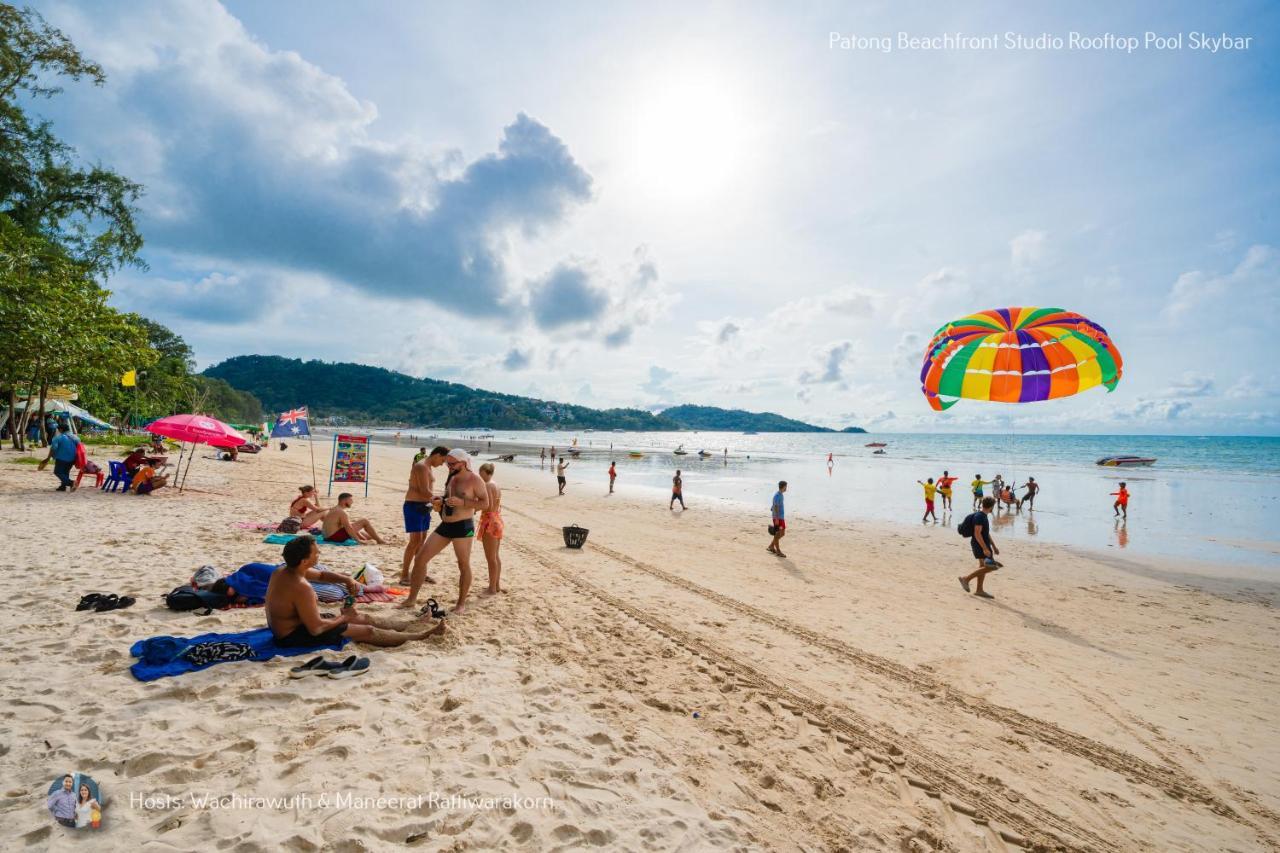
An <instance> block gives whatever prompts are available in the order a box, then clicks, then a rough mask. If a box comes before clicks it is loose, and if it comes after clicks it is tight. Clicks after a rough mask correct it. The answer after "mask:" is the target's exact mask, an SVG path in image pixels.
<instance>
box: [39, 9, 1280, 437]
mask: <svg viewBox="0 0 1280 853" xmlns="http://www.w3.org/2000/svg"><path fill="white" fill-rule="evenodd" d="M958 5H959V4H933V5H924V4H916V5H912V6H911V7H910V8H906V7H904V6H903V4H892V3H866V4H851V3H850V4H803V6H797V5H796V4H784V3H710V4H698V5H694V4H675V3H657V4H651V3H650V4H643V5H640V4H631V5H623V4H609V5H606V4H595V5H594V6H591V5H587V4H581V3H562V4H556V3H543V4H536V5H533V4H526V5H523V6H512V5H510V4H496V3H475V4H453V5H450V6H445V5H443V4H440V5H438V6H437V5H428V4H422V3H407V2H379V3H347V2H341V3H340V2H314V0H312V2H305V3H304V2H274V3H251V2H228V3H226V4H225V5H218V4H216V3H197V2H139V3H130V4H127V5H124V4H110V5H103V4H95V3H67V2H47V3H39V4H37V8H39V9H40V11H41V12H42V13H43V14H45V16H46V17H47V18H48V19H49V20H50V21H51V22H53V23H54V24H55V25H57V26H59V27H61V28H63V29H64V30H65V31H66V32H67V33H68V34H69V35H71V37H72V38H73V39H74V40H75V41H76V43H77V44H78V45H80V46H81V48H82V49H83V50H84V52H85V53H86V54H87V55H89V56H90V57H92V58H94V59H96V60H98V61H99V62H101V63H102V64H103V65H104V66H105V68H106V70H107V73H108V83H107V85H106V86H105V87H103V88H101V89H90V88H88V87H79V86H73V87H70V88H69V89H68V91H67V93H66V94H65V95H64V96H62V97H61V98H59V99H58V100H56V101H54V102H51V103H45V102H42V103H40V104H39V109H40V110H41V111H42V112H43V113H45V114H46V115H47V116H48V117H50V118H51V119H53V120H54V121H55V123H56V126H57V127H58V129H59V131H60V132H61V133H63V135H64V136H65V137H66V138H68V139H69V140H70V141H71V142H73V143H74V144H75V145H76V146H77V147H78V148H79V149H80V151H81V152H82V153H83V154H84V155H85V156H87V157H89V158H91V159H99V160H101V161H103V162H104V163H108V164H110V165H112V166H113V167H115V168H117V169H119V170H120V171H122V172H124V173H126V174H128V175H129V176H130V177H133V178H134V179H136V180H139V181H141V182H143V183H144V184H146V186H147V188H148V193H147V197H146V199H145V200H144V202H143V208H144V211H143V218H142V222H143V228H144V236H145V237H146V239H147V247H146V249H145V256H146V259H147V261H148V262H149V264H150V270H149V271H148V272H146V273H140V272H136V271H126V272H124V273H121V274H119V275H117V276H116V277H115V278H114V279H113V280H112V282H111V283H110V284H111V287H112V288H113V290H114V291H115V296H114V297H113V299H114V301H115V302H116V304H118V305H120V306H122V307H125V308H128V309H131V310H138V311H140V312H142V313H144V314H147V315H149V316H152V317H154V318H155V319H157V320H159V321H161V322H164V323H166V324H167V325H169V326H171V327H172V328H173V329H175V330H176V331H178V332H179V333H180V334H182V335H183V336H184V337H186V338H187V340H188V341H190V342H191V343H192V345H193V346H194V347H195V350H196V354H197V357H198V359H199V362H200V364H201V365H202V366H204V365H208V364H211V363H213V362H216V361H219V360H221V359H223V358H226V357H228V356H231V355H236V354H242V353H276V354H281V355H288V356H297V357H303V358H323V359H328V360H350V361H360V362H366V363H372V364H378V365H382V366H385V367H389V368H393V369H397V370H403V371H405V372H407V373H411V374H414V375H419V376H432V377H439V378H448V379H452V380H455V381H461V382H465V383H468V384H472V385H476V386H480V387H486V388H493V389H497V390H502V391H508V392H512V393H520V394H531V395H534V396H540V397H548V398H555V399H561V400H569V401H573V402H579V403H583V404H585V405H594V406H615V405H637V406H644V407H648V408H655V407H658V406H662V405H666V404H673V403H703V404H714V405H721V406H732V407H741V408H747V409H753V410H771V411H777V412H781V413H783V414H786V415H789V416H792V417H797V418H801V419H805V420H808V421H811V422H816V423H821V424H826V425H832V426H844V425H847V424H861V425H863V426H867V427H869V428H873V429H878V430H885V431H893V430H927V429H946V430H988V429H990V430H1004V429H1008V428H1016V429H1019V430H1028V431H1032V430H1042V431H1051V432H1063V431H1077V430H1083V431H1102V432H1178V433H1218V432H1223V433H1237V432H1240V433H1260V434H1277V433H1280V405H1278V404H1280V380H1277V378H1276V370H1275V368H1274V363H1275V361H1276V357H1277V355H1280V346H1278V345H1277V343H1276V332H1275V330H1276V328H1277V326H1278V325H1280V323H1278V321H1280V223H1278V222H1277V218H1276V211H1277V210H1280V180H1278V179H1280V146H1277V145H1276V143H1275V140H1276V139H1280V106H1278V104H1280V99H1278V98H1277V96H1278V95H1280V68H1278V67H1277V64H1276V63H1275V61H1274V57H1275V56H1276V46H1277V45H1276V43H1277V36H1280V12H1277V10H1276V7H1274V6H1269V5H1268V4H1265V3H1235V4H1230V5H1229V6H1218V5H1215V6H1207V5H1203V6H1202V5H1195V4H1182V5H1170V4H1154V3H1152V4H1135V5H1129V6H1127V7H1126V8H1114V7H1113V6H1112V5H1107V4H1101V3H1089V4H1077V5H1074V6H1072V7H1070V8H1068V7H1058V8H1054V9H1050V8H1049V7H1047V6H1045V7H1036V8H1033V7H1031V6H1030V5H1029V4H1016V3H1004V4H976V5H975V4H965V8H964V9H960V8H958ZM1072 31H1076V32H1079V33H1082V34H1085V35H1090V36H1093V35H1099V36H1100V35H1104V34H1107V33H1112V34H1115V35H1119V36H1129V35H1134V36H1137V37H1138V38H1139V39H1143V38H1144V34H1145V33H1146V32H1148V31H1151V32H1154V33H1157V34H1159V35H1161V36H1169V35H1176V34H1179V33H1181V34H1182V36H1183V46H1182V48H1181V49H1176V48H1175V49H1164V50H1160V49H1148V48H1145V47H1144V48H1140V49H1139V50H1137V51H1134V52H1133V53H1125V52H1122V51H1115V50H1109V51H1108V50H1090V51H1086V50H1072V49H1060V50H1054V49H1009V48H1004V47H1002V48H1001V49H998V50H964V49H942V50H919V49H915V50H913V49H899V47H898V44H897V39H898V35H897V34H898V33H899V32H903V33H907V34H909V35H911V36H917V37H918V36H937V35H941V34H943V33H957V32H961V33H965V34H972V35H991V34H996V35H997V39H998V41H1000V42H1001V44H1003V40H1004V37H1005V33H1012V34H1021V35H1023V36H1026V37H1027V38H1029V39H1030V38H1034V37H1036V36H1039V35H1041V34H1047V35H1048V36H1051V37H1052V36H1057V37H1060V38H1062V39H1064V40H1068V39H1069V34H1070V33H1071V32H1072ZM1195 32H1202V33H1207V34H1210V35H1213V36H1220V35H1222V34H1223V33H1226V34H1230V35H1233V36H1238V37H1247V38H1249V39H1251V42H1250V44H1249V47H1248V48H1247V49H1244V50H1219V51H1218V52H1217V53H1211V52H1209V51H1208V50H1205V49H1194V48H1193V47H1192V46H1191V40H1192V36H1191V34H1192V33H1195ZM832 33H837V34H839V35H841V36H846V37H847V36H851V35H857V36H861V37H864V38H866V37H870V38H876V39H879V38H888V39H889V40H890V41H891V42H892V43H893V47H892V49H890V50H888V51H883V50H879V49H874V48H869V47H864V48H861V49H853V50H847V49H841V48H839V47H838V46H837V47H835V48H833V47H832V46H831V43H832ZM1007 305H1053V306H1057V307H1062V308H1067V309H1070V310H1075V311H1079V312H1080V313H1083V314H1085V315H1087V316H1089V317H1091V318H1092V319H1094V320H1096V321H1097V322H1099V323H1101V324H1102V325H1103V326H1105V327H1106V328H1107V330H1108V331H1109V332H1110V334H1111V336H1112V338H1113V340H1114V341H1115V342H1116V343H1117V345H1118V346H1119V348H1120V350H1121V352H1122V353H1123V355H1124V358H1125V376H1124V378H1123V379H1122V381H1121V382H1120V385H1119V387H1118V388H1117V390H1116V391H1115V392H1114V393H1112V394H1106V393H1105V392H1103V391H1101V390H1095V391H1092V392H1088V393H1085V394H1082V395H1080V396H1079V397H1077V398H1072V399H1068V400H1058V401H1050V402H1046V403H1039V404H1034V405H1025V406H1001V405H996V404H983V403H976V402H970V401H962V402H961V403H960V404H958V405H957V406H955V407H954V408H952V409H950V410H949V411H948V412H946V413H943V414H938V413H934V412H933V411H932V410H930V409H929V408H928V407H927V405H926V404H925V402H924V399H923V397H922V396H921V394H920V390H919V382H918V379H917V375H918V371H919V364H920V360H921V357H922V350H923V347H924V345H925V343H926V342H927V340H928V338H929V336H930V335H931V334H932V332H933V331H934V330H935V329H936V328H937V327H939V326H941V325H943V324H944V323H946V322H947V321H948V320H950V319H953V318H954V317H957V316H962V315H964V314H967V313H969V312H970V311H974V310H980V309H985V308H993V307H1002V306H1007Z"/></svg>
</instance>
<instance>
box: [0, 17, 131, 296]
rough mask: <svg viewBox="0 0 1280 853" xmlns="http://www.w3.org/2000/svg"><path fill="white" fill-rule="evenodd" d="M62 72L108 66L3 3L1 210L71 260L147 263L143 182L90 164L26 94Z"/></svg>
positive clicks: (105, 267) (97, 270)
mask: <svg viewBox="0 0 1280 853" xmlns="http://www.w3.org/2000/svg"><path fill="white" fill-rule="evenodd" d="M59 79H69V80H81V79H87V80H89V81H91V82H92V83H93V84H95V85H102V83H103V82H104V81H105V79H106V77H105V75H104V74H103V71H102V67H101V66H99V65H97V64H96V63H94V62H91V61H89V60H87V59H85V58H84V57H83V56H81V55H80V52H79V51H78V50H77V49H76V47H75V45H74V44H72V43H71V40H70V39H68V38H67V37H66V36H65V35H63V34H62V33H61V32H60V31H58V30H56V29H54V28H53V27H51V26H49V25H48V24H47V23H46V22H45V21H44V19H43V18H42V17H40V15H39V14H38V13H36V12H34V11H32V10H31V9H27V8H23V9H19V8H17V7H15V6H12V5H10V4H7V3H0V213H4V214H5V215H7V216H8V217H9V218H10V219H11V220H12V221H13V222H14V223H16V224H17V225H18V226H19V227H20V228H22V229H23V230H25V231H27V232H28V233H31V234H37V233H38V234H43V235H44V236H46V237H48V238H49V239H51V240H53V241H55V242H57V243H58V244H59V245H60V246H61V247H62V249H63V252H64V253H65V254H66V255H67V256H68V257H70V258H71V259H73V260H75V261H77V262H79V263H81V264H84V265H85V266H86V267H87V268H88V269H89V270H91V271H92V272H93V273H94V274H97V275H103V274H106V273H108V272H110V271H111V270H113V269H117V268H119V267H120V266H123V265H125V264H137V265H139V266H141V265H142V264H141V261H140V260H139V259H138V252H139V251H140V250H141V249H142V236H141V235H140V234H139V233H138V230H137V227H136V224H135V222H134V213H135V207H134V205H135V203H136V202H137V200H138V198H139V197H140V196H141V195H142V187H141V185H139V184H136V183H134V182H132V181H130V180H128V179H127V178H124V177H122V176H121V175H119V174H116V173H115V172H113V171H111V170H110V169H107V168H105V167H103V166H100V165H94V166H84V165H81V164H79V163H78V162H77V161H76V157H75V150H74V149H73V148H71V147H70V146H69V145H67V144H66V143H64V142H62V141H61V140H59V139H58V138H57V137H56V136H55V135H54V133H53V129H52V127H51V125H50V124H49V123H48V122H46V121H36V120H32V118H31V117H30V116H29V115H28V114H27V112H26V111H25V110H24V109H23V107H22V103H21V101H22V100H23V99H26V100H28V101H29V100H31V99H39V98H49V97H52V96H54V95H56V94H58V93H59V92H61V91H62V90H61V88H60V87H59V86H57V85H55V82H54V81H57V80H59Z"/></svg>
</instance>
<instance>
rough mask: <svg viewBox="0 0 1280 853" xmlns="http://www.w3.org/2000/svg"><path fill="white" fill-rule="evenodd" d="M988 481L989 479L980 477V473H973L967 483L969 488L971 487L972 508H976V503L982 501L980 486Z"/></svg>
mask: <svg viewBox="0 0 1280 853" xmlns="http://www.w3.org/2000/svg"><path fill="white" fill-rule="evenodd" d="M990 482H991V481H990V480H984V479H982V475H981V474H974V475H973V482H972V483H970V484H969V488H971V489H973V508H974V509H977V508H978V505H979V504H981V503H982V495H983V491H982V487H983V486H985V485H987V484H988V483H990Z"/></svg>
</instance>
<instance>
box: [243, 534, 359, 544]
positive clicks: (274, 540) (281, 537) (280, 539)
mask: <svg viewBox="0 0 1280 853" xmlns="http://www.w3.org/2000/svg"><path fill="white" fill-rule="evenodd" d="M301 535H303V534H301V533H272V534H271V535H270V536H268V537H267V538H265V539H263V540H262V541H263V542H266V543H267V544H268V545H283V544H285V543H286V542H290V541H292V540H294V539H297V538H298V537H299V536H301ZM316 542H317V544H320V545H359V544H360V543H359V542H357V541H356V540H354V539H348V540H347V541H346V542H330V541H329V540H328V539H324V538H321V537H316Z"/></svg>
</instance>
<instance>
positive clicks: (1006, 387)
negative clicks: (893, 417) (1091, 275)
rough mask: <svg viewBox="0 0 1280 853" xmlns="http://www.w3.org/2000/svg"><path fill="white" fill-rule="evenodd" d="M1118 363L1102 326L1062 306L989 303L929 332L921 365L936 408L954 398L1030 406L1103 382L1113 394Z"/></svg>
mask: <svg viewBox="0 0 1280 853" xmlns="http://www.w3.org/2000/svg"><path fill="white" fill-rule="evenodd" d="M1122 367H1123V362H1122V360H1121V358H1120V351H1119V350H1118V349H1116V345H1115V344H1114V343H1112V342H1111V338H1110V337H1109V336H1108V335H1107V330H1106V329H1104V328H1102V327H1101V326H1099V325H1098V324H1097V323H1095V322H1093V321H1092V320H1090V319H1088V318H1087V317H1083V316H1081V315H1079V314H1076V313H1074V312H1071V311H1064V310H1062V309H1061V308H994V309H992V310H990V311H979V312H978V313H976V314H970V315H969V316H967V317H961V318H960V319H959V320H956V321H954V322H951V323H948V324H947V325H945V326H943V327H942V328H941V329H938V331H936V332H934V334H933V340H931V341H930V342H929V346H928V348H927V349H926V350H925V355H924V366H923V367H921V369H920V383H921V390H922V391H924V396H925V399H927V400H928V401H929V405H930V406H932V407H933V408H934V409H935V410H936V411H939V412H941V411H943V410H944V409H949V408H951V407H952V406H954V405H955V404H956V403H957V402H958V401H959V400H960V398H962V397H963V398H965V399H969V400H991V401H994V402H998V403H1032V402H1035V401H1036V400H1051V399H1054V398H1056V397H1069V396H1071V395H1072V394H1078V393H1079V392H1081V391H1083V390H1085V389H1086V388H1092V387H1093V386H1095V385H1104V386H1106V389H1107V390H1108V391H1114V390H1115V387H1116V383H1117V382H1119V381H1120V374H1121V372H1122Z"/></svg>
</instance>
